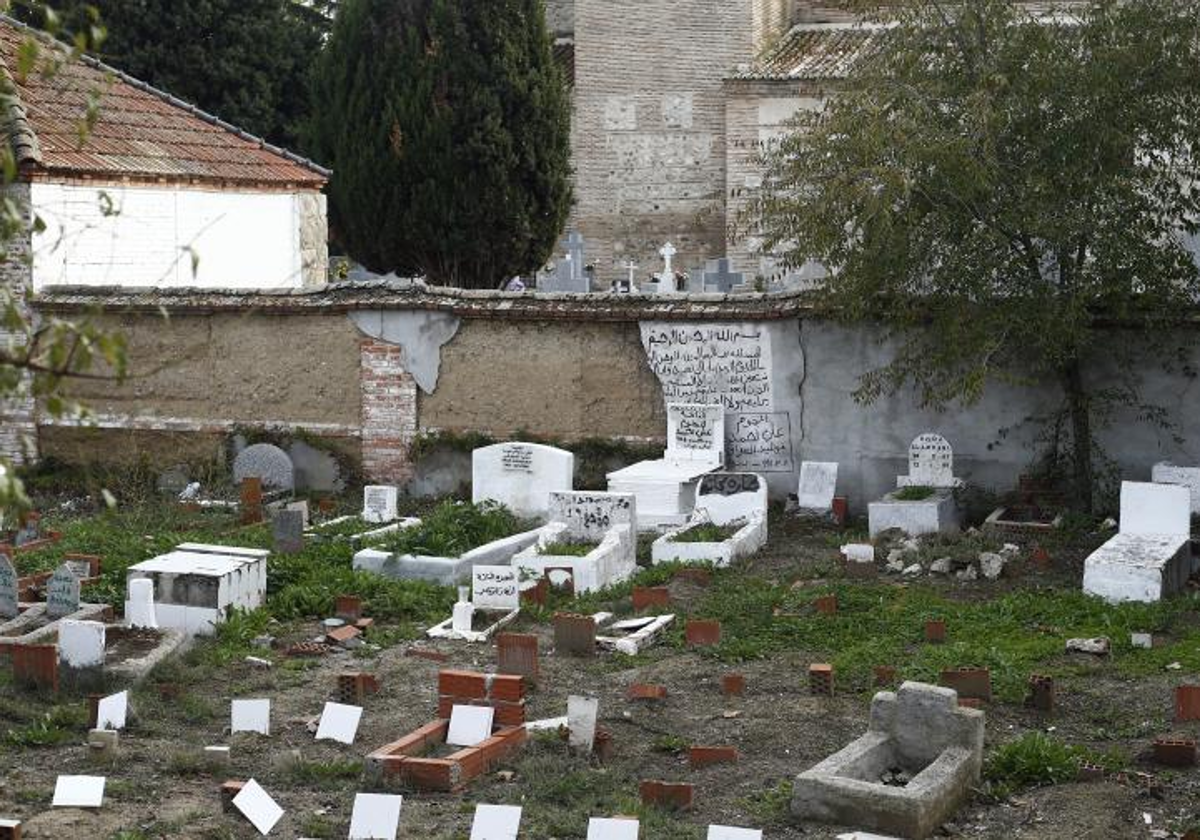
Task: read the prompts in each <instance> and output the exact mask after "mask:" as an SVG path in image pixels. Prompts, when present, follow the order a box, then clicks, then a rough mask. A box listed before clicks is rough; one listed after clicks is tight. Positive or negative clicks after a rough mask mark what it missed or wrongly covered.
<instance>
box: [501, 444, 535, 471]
mask: <svg viewBox="0 0 1200 840" xmlns="http://www.w3.org/2000/svg"><path fill="white" fill-rule="evenodd" d="M500 467H501V469H503V470H504V471H505V472H508V473H525V474H527V475H532V474H533V450H532V449H530V448H529V447H528V446H523V445H521V444H519V443H512V444H506V445H505V446H504V449H503V450H501V453H500Z"/></svg>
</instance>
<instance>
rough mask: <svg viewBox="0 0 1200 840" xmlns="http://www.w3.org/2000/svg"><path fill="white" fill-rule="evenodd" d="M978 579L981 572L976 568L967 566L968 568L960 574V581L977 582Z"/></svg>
mask: <svg viewBox="0 0 1200 840" xmlns="http://www.w3.org/2000/svg"><path fill="white" fill-rule="evenodd" d="M978 577H979V572H977V571H975V567H974V566H967V568H965V569H963V570H962V571H961V572H959V573H958V579H959V580H975V579H976V578H978Z"/></svg>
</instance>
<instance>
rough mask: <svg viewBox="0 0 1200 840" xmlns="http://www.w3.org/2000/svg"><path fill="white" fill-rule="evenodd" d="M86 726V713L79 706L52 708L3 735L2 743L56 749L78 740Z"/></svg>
mask: <svg viewBox="0 0 1200 840" xmlns="http://www.w3.org/2000/svg"><path fill="white" fill-rule="evenodd" d="M86 724H87V712H86V710H84V709H83V707H82V706H80V705H79V704H74V705H69V706H66V705H64V706H52V707H51V708H50V710H49V711H47V712H44V713H42V714H41V715H39V716H38V717H36V718H35V719H34V720H32V721H30V722H29V723H27V724H26V725H24V726H20V727H18V728H16V729H9V730H8V731H7V732H5V733H4V742H5V743H6V744H9V745H11V746H14V747H22V748H28V747H57V746H60V745H62V744H64V743H66V742H67V741H71V740H78V738H79V732H80V730H81V729H82V728H83V727H84V726H85V725H86Z"/></svg>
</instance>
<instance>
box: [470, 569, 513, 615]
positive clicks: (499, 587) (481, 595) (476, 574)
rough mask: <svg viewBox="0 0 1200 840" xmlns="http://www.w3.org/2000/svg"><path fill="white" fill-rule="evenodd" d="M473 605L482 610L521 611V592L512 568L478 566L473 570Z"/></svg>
mask: <svg viewBox="0 0 1200 840" xmlns="http://www.w3.org/2000/svg"><path fill="white" fill-rule="evenodd" d="M471 603H472V604H474V605H475V607H476V608H477V609H481V610H507V611H512V610H515V609H519V608H520V606H521V590H520V584H519V583H518V581H517V570H516V569H515V568H514V567H512V566H476V567H474V568H473V569H472V570H471Z"/></svg>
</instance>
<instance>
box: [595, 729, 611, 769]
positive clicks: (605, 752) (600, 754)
mask: <svg viewBox="0 0 1200 840" xmlns="http://www.w3.org/2000/svg"><path fill="white" fill-rule="evenodd" d="M592 755H594V756H596V758H597V759H598V760H599V761H600V763H601V764H607V763H608V762H609V761H611V760H612V756H613V736H612V733H611V732H609V731H608V730H607V729H602V728H600V727H596V736H595V738H594V739H593V740H592Z"/></svg>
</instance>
